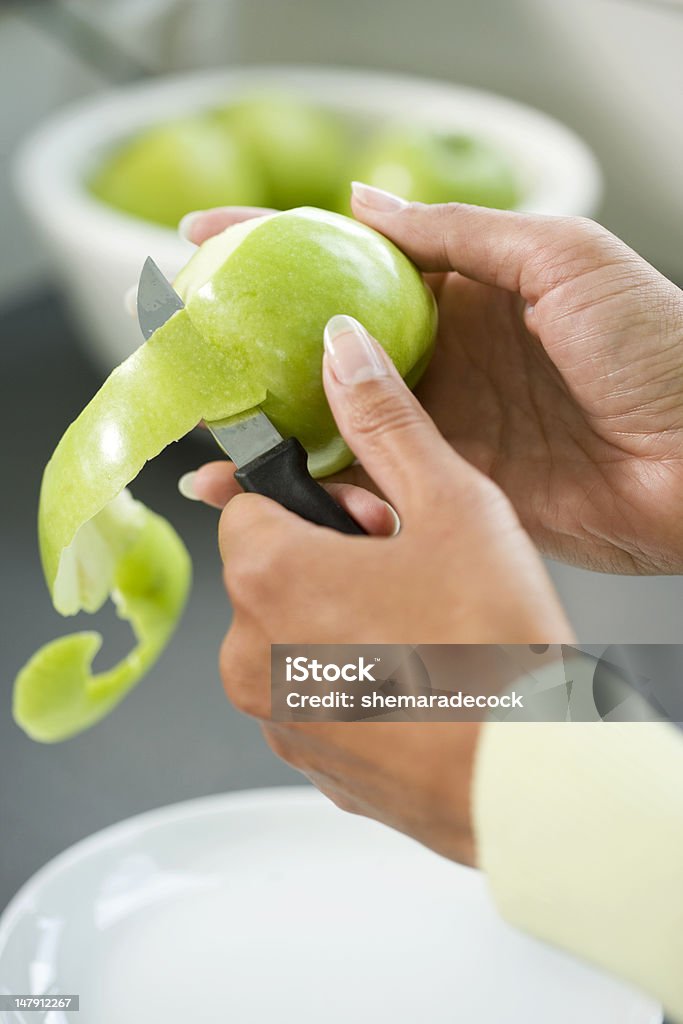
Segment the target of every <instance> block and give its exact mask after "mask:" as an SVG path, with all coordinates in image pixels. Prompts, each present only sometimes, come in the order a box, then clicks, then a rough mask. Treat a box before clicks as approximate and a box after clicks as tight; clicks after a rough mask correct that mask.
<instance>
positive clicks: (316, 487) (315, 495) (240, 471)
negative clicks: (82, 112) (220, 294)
mask: <svg viewBox="0 0 683 1024" xmlns="http://www.w3.org/2000/svg"><path fill="white" fill-rule="evenodd" d="M183 306H184V303H183V300H182V299H181V298H180V296H179V295H178V294H177V293H176V291H175V290H174V289H173V287H172V286H171V285H170V283H169V282H168V281H167V280H166V278H165V277H164V275H163V274H162V273H161V271H160V270H159V268H158V267H157V265H156V263H155V262H154V260H152V259H149V258H148V259H147V260H146V261H145V265H144V267H143V268H142V273H141V274H140V282H139V285H138V302H137V307H138V321H139V323H140V327H141V328H142V333H143V335H144V337H145V338H150V337H151V336H152V334H154V332H155V331H156V330H157V328H158V327H161V326H162V324H165V323H166V321H167V320H169V319H170V318H171V317H172V316H173V314H174V313H176V312H177V311H178V310H179V309H182V308H183ZM206 425H207V427H208V428H209V430H210V431H211V433H212V434H213V436H214V437H215V439H216V441H217V442H218V444H219V445H220V447H221V448H222V449H223V451H224V452H226V453H227V455H228V456H229V457H230V458H231V459H232V461H233V462H234V463H235V465H236V466H237V470H236V472H235V479H236V480H237V482H238V483H239V484H240V485H241V486H242V487H243V488H244V490H245V491H251V492H254V493H256V494H263V495H265V496H266V497H267V498H272V499H273V501H277V502H278V503H279V504H280V505H283V506H284V507H285V508H287V509H289V510H290V512H296V513H297V515H300V516H302V518H304V519H308V520H309V521H310V522H312V523H317V524H318V525H319V526H329V527H330V528H331V529H333V530H339V531H340V532H341V533H352V534H364V533H365V530H363V529H362V527H360V526H359V525H358V523H357V522H356V521H355V519H352V518H351V516H350V515H349V514H348V512H346V511H345V510H344V509H343V508H342V507H341V505H339V504H338V503H337V502H336V501H335V500H334V498H333V497H332V496H331V495H330V494H329V493H328V492H327V491H326V490H325V488H324V487H322V485H321V484H319V483H318V482H317V481H316V480H314V479H313V477H312V476H311V475H310V473H309V472H308V459H307V455H306V451H305V449H304V447H303V445H302V444H301V443H300V442H299V441H297V439H296V438H295V437H289V438H287V440H285V439H284V438H283V437H282V435H281V434H280V433H279V432H278V431H277V430H276V429H275V427H274V426H273V424H272V423H271V422H270V420H269V419H268V417H267V416H266V414H265V413H264V412H262V411H261V410H260V409H252V410H250V411H249V412H246V413H240V415H239V416H233V417H230V418H229V419H225V420H220V421H218V420H217V421H214V422H212V423H208V422H207V424H206Z"/></svg>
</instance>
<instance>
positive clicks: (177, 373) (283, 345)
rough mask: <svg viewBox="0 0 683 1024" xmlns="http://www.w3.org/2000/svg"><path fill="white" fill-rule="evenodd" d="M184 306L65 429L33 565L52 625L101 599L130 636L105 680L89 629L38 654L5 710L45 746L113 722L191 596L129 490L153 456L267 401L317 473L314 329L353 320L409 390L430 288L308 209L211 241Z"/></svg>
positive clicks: (179, 565) (334, 449)
mask: <svg viewBox="0 0 683 1024" xmlns="http://www.w3.org/2000/svg"><path fill="white" fill-rule="evenodd" d="M176 287H177V289H178V291H179V292H180V294H181V295H182V296H183V299H184V300H185V303H186V305H185V308H184V309H182V310H179V311H178V312H177V313H175V314H174V315H173V316H172V317H171V318H170V320H168V321H167V322H166V323H165V324H164V325H163V327H160V328H159V329H158V330H157V331H156V332H155V333H154V334H153V335H152V337H151V338H150V339H149V340H148V341H147V342H145V343H144V344H143V345H141V346H140V348H139V349H137V350H136V351H135V352H134V353H133V354H132V355H131V356H129V357H128V359H126V361H125V362H124V363H122V364H121V365H120V366H119V367H117V369H116V370H114V371H113V373H112V374H111V375H110V376H109V378H108V379H107V380H106V381H105V383H104V384H103V386H102V387H101V388H100V390H99V391H98V392H97V394H96V395H95V396H94V398H93V399H92V401H91V402H90V403H89V405H87V406H86V408H85V409H84V410H83V412H82V413H81V414H80V416H79V417H78V418H77V419H76V420H75V421H74V422H73V423H72V424H71V425H70V426H69V428H68V429H67V431H66V433H65V434H64V436H63V437H62V439H61V441H60V442H59V444H58V445H57V448H56V450H55V452H54V454H53V456H52V458H51V459H50V461H49V463H48V465H47V467H46V469H45V474H44V476H43V483H42V487H41V494H40V506H39V514H38V530H39V541H40V551H41V558H42V562H43V568H44V571H45V577H46V580H47V585H48V588H49V590H50V593H51V596H52V600H53V603H54V605H55V608H56V609H57V610H58V611H59V612H60V613H61V614H62V615H73V614H75V613H76V612H78V611H80V610H85V611H90V612H92V611H95V610H96V609H98V608H99V607H101V606H102V604H103V603H104V601H105V600H106V598H107V596H109V595H111V597H112V598H113V600H114V602H115V603H116V605H117V608H118V611H119V614H120V615H121V616H122V617H123V618H126V619H129V620H130V622H131V625H132V626H133V630H134V632H135V634H136V638H137V640H138V644H137V646H136V647H135V648H134V650H133V651H132V652H131V654H130V655H129V656H128V657H127V658H125V659H124V661H123V662H121V663H120V664H119V665H117V666H116V667H115V668H114V669H112V670H110V671H109V672H107V673H102V674H99V675H93V674H92V669H91V665H92V660H93V658H94V656H95V653H96V651H97V649H98V647H99V644H100V642H101V640H100V637H99V636H98V635H97V634H94V633H81V634H76V635H74V636H70V637H63V638H61V639H60V640H56V641H54V642H53V643H52V644H48V645H47V646H46V647H44V648H42V649H41V650H40V651H39V652H38V653H37V654H36V655H35V656H34V657H33V658H32V659H31V660H30V661H29V662H28V664H27V665H26V666H25V668H24V669H23V670H22V671H21V672H20V673H19V676H18V677H17V681H16V686H15V696H14V714H15V718H16V720H17V721H18V722H19V724H20V725H21V726H22V727H23V728H24V729H25V730H26V732H28V733H29V735H31V736H33V737H34V738H36V739H39V740H43V741H48V742H50V741H54V740H59V739H64V738H66V737H67V736H70V735H73V734H74V733H76V732H78V731H80V730H81V729H84V728H87V727H88V726H89V725H91V724H93V723H94V722H95V721H97V720H99V719H100V718H101V717H102V716H103V715H104V714H106V713H107V711H109V710H110V709H111V708H112V707H113V706H114V705H115V704H116V703H118V701H119V700H121V698H122V697H123V696H124V694H125V693H126V692H127V691H128V690H129V689H130V687H131V686H132V685H134V683H135V682H136V681H137V680H138V679H139V678H140V677H141V676H142V675H143V674H144V672H145V671H146V670H147V669H148V668H149V666H150V665H151V664H152V663H153V661H154V660H155V658H156V657H157V656H158V654H159V653H160V651H161V650H162V649H163V646H164V645H165V643H166V642H167V640H168V638H169V637H170V635H171V633H172V632H173V628H174V626H175V624H176V622H177V619H178V617H179V616H180V614H181V612H182V608H183V604H184V600H185V595H186V593H187V590H188V587H189V579H190V566H189V559H188V556H187V553H186V552H185V550H184V548H183V546H182V544H181V542H180V540H179V538H178V537H177V536H176V535H175V533H174V532H173V531H172V530H171V528H170V526H169V525H168V523H165V522H164V520H161V519H160V518H159V517H158V516H156V515H154V513H152V512H150V511H149V510H148V509H146V508H145V507H144V506H142V505H140V503H139V502H135V501H133V499H132V498H130V496H129V495H128V494H127V493H126V491H125V488H126V486H127V484H128V483H130V481H131V480H133V479H134V478H135V477H136V476H137V474H138V473H139V471H140V470H141V469H142V467H143V466H144V464H145V462H146V461H147V460H148V459H151V458H154V456H155V455H158V454H159V452H160V451H162V449H163V448H165V447H166V445H168V444H170V443H171V442H172V441H176V440H178V439H179V438H180V437H182V436H183V435H184V434H186V433H187V432H188V431H190V430H191V429H192V428H193V427H194V426H195V425H196V424H197V422H198V421H199V420H200V419H202V418H204V419H209V420H218V419H224V418H227V417H230V416H234V415H238V414H240V413H243V412H245V411H247V410H249V409H252V408H254V407H256V406H260V407H261V408H262V409H263V410H264V411H265V412H266V413H267V414H268V415H269V416H270V417H271V419H272V421H273V422H274V423H275V425H276V426H277V427H278V428H279V430H280V431H281V432H282V434H283V435H285V436H287V437H289V436H296V437H298V438H299V440H300V441H301V442H302V444H303V445H304V447H305V448H306V449H307V451H308V453H309V466H310V468H311V471H312V472H313V473H315V474H316V475H319V476H320V475H325V474H327V473H331V472H333V471H335V470H337V469H340V468H342V467H343V466H344V465H347V464H348V463H349V462H350V461H351V460H352V458H353V456H352V453H351V452H350V451H349V449H348V448H347V447H346V445H345V444H344V442H343V441H342V439H341V437H340V436H339V433H338V431H337V428H336V426H335V423H334V420H333V418H332V414H331V412H330V409H329V406H328V405H327V401H326V398H325V393H324V389H323V386H322V376H321V364H322V352H323V349H322V336H323V329H324V327H325V324H326V323H327V321H328V320H329V318H330V317H331V316H333V315H335V314H337V313H347V314H350V315H352V316H355V317H357V318H358V319H359V320H361V321H362V322H363V323H364V324H365V325H366V326H367V327H368V329H369V330H370V331H371V332H372V333H373V334H374V335H375V337H376V338H377V339H378V340H379V341H380V342H381V344H382V345H384V347H385V349H386V351H387V352H388V353H389V355H390V356H391V358H392V359H393V361H394V363H395V365H396V366H397V368H398V370H399V372H400V373H401V374H402V376H404V377H405V378H406V380H407V381H408V382H409V383H410V384H414V383H416V382H417V380H418V378H419V376H420V374H421V373H422V371H423V370H424V369H425V367H426V365H427V362H428V360H429V357H430V355H431V352H432V348H433V340H434V333H435V326H436V313H435V304H434V300H433V297H432V294H431V292H429V291H428V289H427V288H426V286H425V284H424V282H423V280H422V277H421V276H420V274H419V273H418V271H417V269H416V268H415V267H414V266H413V264H412V263H410V261H409V260H408V259H407V258H406V257H405V256H404V255H403V254H402V253H401V252H399V250H398V249H396V248H395V246H393V245H392V244H391V243H390V242H389V241H387V239H385V238H384V237H383V236H381V235H379V234H377V233H376V232H374V231H372V230H371V229H370V228H367V227H364V226H363V225H361V224H358V223H356V222H355V221H353V220H350V219H349V218H346V217H341V216H339V215H337V214H333V213H326V212H323V211H322V210H316V209H299V210H291V211H289V212H286V213H278V214H273V215H270V216H267V217H262V218H258V219H255V220H251V221H246V222H244V223H242V224H238V225H236V226H234V227H231V228H228V229H227V230H226V231H224V232H223V233H222V234H220V235H218V236H216V237H215V238H212V239H209V241H207V242H205V243H204V245H203V246H202V247H201V248H200V249H199V250H198V251H197V252H196V253H195V255H194V256H193V257H192V259H191V260H190V262H189V263H188V265H187V267H186V268H185V269H184V270H183V271H181V273H180V275H179V277H178V279H177V281H176Z"/></svg>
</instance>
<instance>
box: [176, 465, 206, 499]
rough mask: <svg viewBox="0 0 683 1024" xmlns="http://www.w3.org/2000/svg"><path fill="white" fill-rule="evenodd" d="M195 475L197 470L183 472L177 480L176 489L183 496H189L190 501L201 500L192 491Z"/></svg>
mask: <svg viewBox="0 0 683 1024" xmlns="http://www.w3.org/2000/svg"><path fill="white" fill-rule="evenodd" d="M196 475H197V471H196V470H193V471H192V472H191V473H184V474H183V475H182V476H181V478H180V480H179V481H178V490H179V491H180V493H181V494H182V496H183V498H189V500H190V501H201V498H199V497H198V496H197V495H196V494H195V492H194V478H195V477H196Z"/></svg>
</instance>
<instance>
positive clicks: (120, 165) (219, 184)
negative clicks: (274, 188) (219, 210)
mask: <svg viewBox="0 0 683 1024" xmlns="http://www.w3.org/2000/svg"><path fill="white" fill-rule="evenodd" d="M88 186H89V190H90V192H91V193H92V195H94V196H96V197H97V198H98V199H100V200H102V201H103V202H105V203H107V204H108V205H109V206H113V207H114V208H116V209H117V210H121V211H123V212H124V213H129V214H131V215H133V216H135V217H140V218H142V219H143V220H149V221H153V222H154V223H156V224H164V225H167V226H168V227H176V226H177V224H178V221H179V220H180V219H181V217H183V216H184V214H186V213H188V212H189V211H190V210H201V209H206V208H207V207H211V206H221V205H224V204H228V203H230V204H236V205H245V206H250V205H254V206H260V205H263V203H264V201H265V199H266V193H265V182H264V180H263V177H262V175H261V173H260V171H259V168H258V164H257V162H256V161H255V160H253V159H252V158H251V157H250V156H249V154H248V153H247V152H245V150H244V147H243V146H241V145H240V143H239V142H237V141H236V140H235V139H233V138H232V137H231V135H230V133H229V132H228V131H227V130H226V129H225V126H224V125H223V124H222V123H221V121H220V120H219V119H218V118H216V117H213V116H211V115H209V114H203V115H198V116H195V117H186V118H182V119H179V120H176V121H171V122H169V123H167V124H161V125H157V126H156V127H154V128H149V129H147V130H146V131H143V132H141V133H140V134H139V135H137V136H135V137H134V138H132V139H129V140H128V141H127V142H124V143H123V144H122V145H120V146H119V148H118V149H116V150H115V151H114V152H113V153H112V154H111V155H109V156H108V157H107V158H106V159H105V160H104V162H103V163H101V165H100V166H99V167H98V168H97V170H96V171H95V173H94V174H93V175H92V176H91V178H90V180H89V182H88Z"/></svg>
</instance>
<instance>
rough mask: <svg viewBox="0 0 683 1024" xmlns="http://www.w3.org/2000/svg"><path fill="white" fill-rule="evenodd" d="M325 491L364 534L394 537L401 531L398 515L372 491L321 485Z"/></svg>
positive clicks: (347, 485) (360, 488)
mask: <svg viewBox="0 0 683 1024" xmlns="http://www.w3.org/2000/svg"><path fill="white" fill-rule="evenodd" d="M323 486H324V487H325V490H326V491H329V492H330V494H331V495H332V496H333V497H334V499H335V500H336V501H338V502H339V504H340V505H341V507H342V508H344V509H346V511H347V512H348V513H349V515H350V516H351V518H352V519H355V520H356V522H357V523H360V524H361V526H362V527H363V529H364V530H365V532H366V533H369V534H371V535H372V536H375V537H395V536H396V535H397V534H398V532H399V531H400V529H401V520H400V519H399V517H398V513H397V511H396V509H395V508H393V506H392V505H390V504H389V503H388V502H387V501H382V499H381V498H378V497H377V495H376V494H373V493H372V491H366V490H365V488H364V487H354V485H353V484H341V483H332V484H323Z"/></svg>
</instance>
